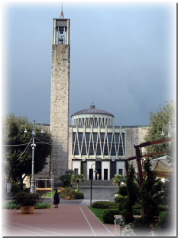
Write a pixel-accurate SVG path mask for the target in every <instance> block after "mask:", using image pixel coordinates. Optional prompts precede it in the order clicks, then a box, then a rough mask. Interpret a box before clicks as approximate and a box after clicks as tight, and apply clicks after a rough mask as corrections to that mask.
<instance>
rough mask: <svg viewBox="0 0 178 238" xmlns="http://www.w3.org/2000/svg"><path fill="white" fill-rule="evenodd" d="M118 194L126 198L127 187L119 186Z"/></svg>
mask: <svg viewBox="0 0 178 238" xmlns="http://www.w3.org/2000/svg"><path fill="white" fill-rule="evenodd" d="M119 194H120V195H122V196H127V195H128V191H127V186H121V187H120V188H119Z"/></svg>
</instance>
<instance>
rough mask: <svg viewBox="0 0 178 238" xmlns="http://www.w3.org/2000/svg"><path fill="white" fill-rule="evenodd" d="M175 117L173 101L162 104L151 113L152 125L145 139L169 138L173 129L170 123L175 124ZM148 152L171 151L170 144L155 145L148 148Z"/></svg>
mask: <svg viewBox="0 0 178 238" xmlns="http://www.w3.org/2000/svg"><path fill="white" fill-rule="evenodd" d="M174 117H175V105H174V103H173V102H171V103H167V104H166V105H165V106H161V107H160V108H159V110H158V111H157V112H156V113H150V127H149V129H148V133H147V135H146V137H145V141H153V140H159V139H163V138H167V137H168V135H169V134H170V133H172V132H173V131H172V129H171V128H170V124H172V125H173V124H174ZM147 150H148V153H150V154H151V153H154V152H160V151H168V153H169V151H170V148H169V144H168V143H164V144H159V145H156V146H154V147H149V148H147Z"/></svg>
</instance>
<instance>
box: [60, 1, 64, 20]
mask: <svg viewBox="0 0 178 238" xmlns="http://www.w3.org/2000/svg"><path fill="white" fill-rule="evenodd" d="M60 18H64V11H63V2H62V3H61V15H60Z"/></svg>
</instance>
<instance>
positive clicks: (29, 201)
mask: <svg viewBox="0 0 178 238" xmlns="http://www.w3.org/2000/svg"><path fill="white" fill-rule="evenodd" d="M13 200H14V202H15V203H16V204H19V205H21V206H35V204H36V203H38V202H39V201H40V196H39V195H38V194H35V193H28V192H23V191H22V192H18V193H16V194H15V196H14V197H13Z"/></svg>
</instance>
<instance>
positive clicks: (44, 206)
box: [35, 202, 51, 209]
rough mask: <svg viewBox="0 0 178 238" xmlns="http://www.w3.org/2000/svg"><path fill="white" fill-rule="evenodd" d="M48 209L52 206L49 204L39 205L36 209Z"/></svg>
mask: <svg viewBox="0 0 178 238" xmlns="http://www.w3.org/2000/svg"><path fill="white" fill-rule="evenodd" d="M47 208H51V205H50V204H48V203H40V202H39V203H37V204H36V205H35V209H47Z"/></svg>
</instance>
